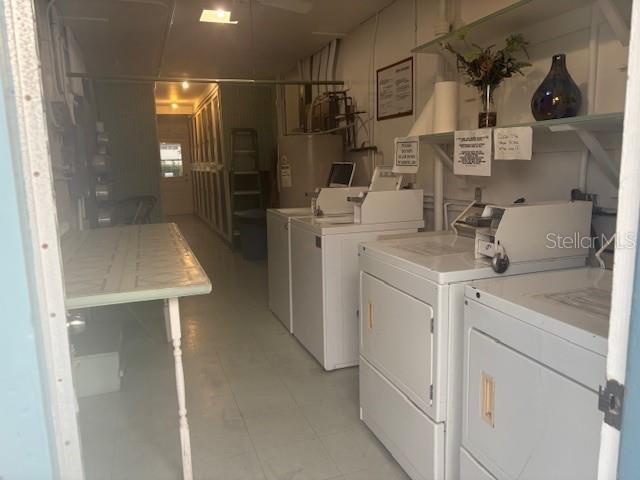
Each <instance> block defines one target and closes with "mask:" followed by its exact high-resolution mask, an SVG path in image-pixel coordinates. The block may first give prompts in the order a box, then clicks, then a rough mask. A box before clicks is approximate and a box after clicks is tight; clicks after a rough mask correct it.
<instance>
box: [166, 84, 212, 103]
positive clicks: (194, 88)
mask: <svg viewBox="0 0 640 480" xmlns="http://www.w3.org/2000/svg"><path fill="white" fill-rule="evenodd" d="M208 87H209V84H207V83H192V84H190V85H189V88H187V89H186V90H185V89H184V88H182V84H180V83H176V82H173V83H169V82H157V83H156V92H155V95H156V103H157V104H159V105H169V104H171V103H177V104H178V105H180V106H189V107H192V106H193V105H194V104H195V103H196V102H197V101H198V99H199V98H200V96H201V95H202V94H203V93H204V91H205V90H206V89H207V88H208Z"/></svg>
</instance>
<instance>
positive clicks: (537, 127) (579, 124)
mask: <svg viewBox="0 0 640 480" xmlns="http://www.w3.org/2000/svg"><path fill="white" fill-rule="evenodd" d="M623 120H624V113H621V112H619V113H601V114H593V115H580V116H577V117H569V118H558V119H555V120H543V121H540V122H537V121H535V120H534V121H531V122H525V123H516V124H512V125H498V126H497V127H496V128H510V127H532V128H533V132H534V135H535V133H536V132H543V131H549V132H560V131H567V130H576V129H584V130H589V131H591V132H615V131H620V130H622V123H623ZM454 134H455V132H444V133H429V134H426V135H420V141H421V142H424V143H428V144H430V145H446V144H448V143H453V137H454Z"/></svg>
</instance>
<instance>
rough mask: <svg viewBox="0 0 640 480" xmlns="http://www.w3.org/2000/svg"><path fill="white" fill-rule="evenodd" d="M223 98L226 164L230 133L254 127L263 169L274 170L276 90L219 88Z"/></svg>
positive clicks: (230, 86) (224, 86) (236, 87)
mask: <svg viewBox="0 0 640 480" xmlns="http://www.w3.org/2000/svg"><path fill="white" fill-rule="evenodd" d="M220 99H221V102H222V105H221V111H222V126H223V128H224V148H225V157H226V158H225V163H226V162H228V161H230V155H231V130H232V129H233V128H255V129H256V130H257V132H258V142H259V149H260V169H261V170H273V161H274V158H275V145H276V144H275V121H276V118H275V115H276V114H275V90H274V88H273V87H253V86H252V87H243V86H235V85H220ZM226 164H227V165H228V163H226Z"/></svg>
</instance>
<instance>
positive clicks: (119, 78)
mask: <svg viewBox="0 0 640 480" xmlns="http://www.w3.org/2000/svg"><path fill="white" fill-rule="evenodd" d="M67 77H69V78H87V79H91V80H100V81H103V82H125V83H155V82H167V83H172V82H174V83H181V82H184V81H187V82H189V83H218V84H225V85H246V86H254V85H344V81H343V80H326V81H325V80H319V81H318V80H254V79H250V78H189V77H154V76H152V75H148V76H147V75H100V74H95V73H80V72H69V73H67Z"/></svg>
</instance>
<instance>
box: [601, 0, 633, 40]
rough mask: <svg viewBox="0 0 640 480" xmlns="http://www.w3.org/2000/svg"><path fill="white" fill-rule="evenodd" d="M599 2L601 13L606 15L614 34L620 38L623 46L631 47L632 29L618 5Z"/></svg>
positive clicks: (611, 0)
mask: <svg viewBox="0 0 640 480" xmlns="http://www.w3.org/2000/svg"><path fill="white" fill-rule="evenodd" d="M597 1H598V7H600V11H601V12H602V14H603V15H604V18H606V19H607V23H608V24H609V26H611V29H612V30H613V33H615V35H616V37H618V40H619V41H620V43H621V44H622V46H624V47H627V46H629V37H630V28H629V25H627V22H626V21H625V19H624V17H623V16H622V14H621V13H620V10H619V9H618V7H617V6H616V4H615V3H613V0H597Z"/></svg>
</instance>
